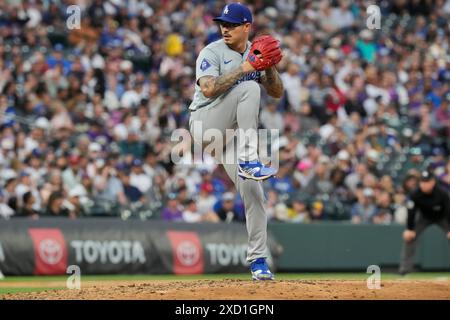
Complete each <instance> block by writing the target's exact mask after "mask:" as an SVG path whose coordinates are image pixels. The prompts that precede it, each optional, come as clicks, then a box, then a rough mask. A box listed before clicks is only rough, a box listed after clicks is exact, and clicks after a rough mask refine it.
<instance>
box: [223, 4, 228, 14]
mask: <svg viewBox="0 0 450 320" xmlns="http://www.w3.org/2000/svg"><path fill="white" fill-rule="evenodd" d="M223 14H228V5H226V6H225V8H224V9H223Z"/></svg>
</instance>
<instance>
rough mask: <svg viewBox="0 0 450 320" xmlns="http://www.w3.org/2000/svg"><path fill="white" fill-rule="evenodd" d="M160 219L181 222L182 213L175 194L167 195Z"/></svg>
mask: <svg viewBox="0 0 450 320" xmlns="http://www.w3.org/2000/svg"><path fill="white" fill-rule="evenodd" d="M161 217H162V219H163V220H165V221H182V220H183V212H182V211H181V206H180V204H179V202H178V198H177V195H176V194H175V193H169V194H168V196H167V205H166V207H165V208H164V209H163V210H162V213H161Z"/></svg>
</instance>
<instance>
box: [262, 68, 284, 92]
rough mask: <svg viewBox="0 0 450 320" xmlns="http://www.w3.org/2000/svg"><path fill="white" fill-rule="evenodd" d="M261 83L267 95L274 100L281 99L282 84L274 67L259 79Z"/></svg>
mask: <svg viewBox="0 0 450 320" xmlns="http://www.w3.org/2000/svg"><path fill="white" fill-rule="evenodd" d="M261 83H262V85H263V86H264V88H265V89H266V91H267V94H268V95H270V96H272V97H274V98H281V96H282V95H283V91H284V88H283V82H282V81H281V78H280V75H279V74H278V71H277V69H275V67H271V68H268V69H266V74H265V76H263V77H262V78H261Z"/></svg>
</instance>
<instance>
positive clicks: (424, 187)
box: [419, 179, 436, 193]
mask: <svg viewBox="0 0 450 320" xmlns="http://www.w3.org/2000/svg"><path fill="white" fill-rule="evenodd" d="M435 185H436V180H434V179H430V180H425V181H424V180H421V181H420V183H419V186H420V190H421V191H422V192H423V193H431V192H432V191H433V189H434V186H435Z"/></svg>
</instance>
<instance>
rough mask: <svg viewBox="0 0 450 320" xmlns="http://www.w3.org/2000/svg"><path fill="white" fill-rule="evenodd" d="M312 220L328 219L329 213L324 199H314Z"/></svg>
mask: <svg viewBox="0 0 450 320" xmlns="http://www.w3.org/2000/svg"><path fill="white" fill-rule="evenodd" d="M310 217H311V221H323V220H327V218H328V215H327V212H326V211H325V207H324V204H323V202H322V201H318V200H316V201H314V202H313V203H312V204H311V215H310Z"/></svg>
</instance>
